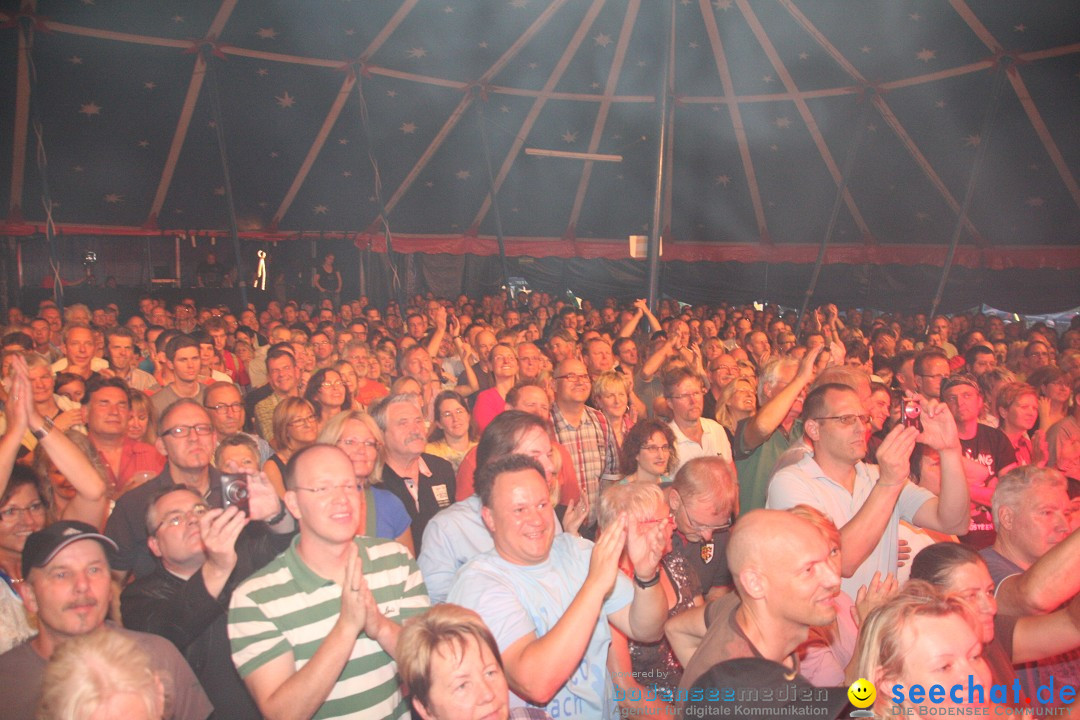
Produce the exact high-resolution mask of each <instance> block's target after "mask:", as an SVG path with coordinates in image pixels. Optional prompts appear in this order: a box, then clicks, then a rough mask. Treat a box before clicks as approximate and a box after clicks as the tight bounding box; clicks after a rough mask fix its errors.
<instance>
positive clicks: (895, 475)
mask: <svg viewBox="0 0 1080 720" xmlns="http://www.w3.org/2000/svg"><path fill="white" fill-rule="evenodd" d="M924 415H925V413H924ZM918 434H919V431H918V430H916V429H915V428H913V427H904V426H903V425H897V426H896V427H894V428H893V429H892V430H890V431H889V434H888V435H886V436H885V439H884V440H882V441H881V445H880V446H879V447H878V451H877V460H878V467H879V468H880V470H881V477H880V478H879V479H878V482H879V483H881V484H883V485H900V484H902V483H904V482H905V481H906V480H907V478H908V476H909V475H910V474H911V453H912V451H913V450H914V449H915V439H916V438H917V437H918Z"/></svg>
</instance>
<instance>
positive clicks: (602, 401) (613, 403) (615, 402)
mask: <svg viewBox="0 0 1080 720" xmlns="http://www.w3.org/2000/svg"><path fill="white" fill-rule="evenodd" d="M592 402H593V407H595V408H597V409H598V410H599V411H600V412H602V413H603V414H604V417H605V418H606V419H607V421H608V428H609V429H610V431H611V432H612V433H613V434H614V436H615V448H616V450H618V449H620V448H622V444H623V438H624V437H626V433H628V432H629V431H630V428H632V427H634V423H636V422H637V413H635V412H634V410H633V408H632V407H631V405H630V379H629V378H628V377H626V376H625V375H623V374H622V373H619V372H615V371H614V370H609V371H607V372H605V373H600V375H598V376H597V377H596V379H595V380H593V388H592Z"/></svg>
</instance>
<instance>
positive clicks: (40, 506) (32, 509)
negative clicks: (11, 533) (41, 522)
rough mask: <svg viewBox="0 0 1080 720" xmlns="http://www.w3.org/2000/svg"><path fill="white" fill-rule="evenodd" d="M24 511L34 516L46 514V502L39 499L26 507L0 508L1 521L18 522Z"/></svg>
mask: <svg viewBox="0 0 1080 720" xmlns="http://www.w3.org/2000/svg"><path fill="white" fill-rule="evenodd" d="M23 513H26V514H27V515H29V516H30V517H32V518H35V517H41V516H42V515H44V514H45V503H43V502H41V501H40V500H38V501H37V502H32V503H30V504H29V505H27V506H26V507H9V508H4V509H3V510H0V522H4V523H8V524H9V525H10V524H12V523H16V522H18V521H19V516H20V515H22V514H23Z"/></svg>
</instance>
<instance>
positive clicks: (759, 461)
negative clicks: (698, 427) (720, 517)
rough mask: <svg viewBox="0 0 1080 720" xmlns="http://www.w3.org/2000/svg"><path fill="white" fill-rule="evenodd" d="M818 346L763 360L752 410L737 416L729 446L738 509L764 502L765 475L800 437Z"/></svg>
mask: <svg viewBox="0 0 1080 720" xmlns="http://www.w3.org/2000/svg"><path fill="white" fill-rule="evenodd" d="M823 349H824V348H823V347H822V346H820V345H819V346H817V347H814V348H811V349H810V350H808V351H807V352H806V354H805V355H803V357H802V360H795V359H794V358H792V357H776V358H773V359H772V360H770V361H769V362H767V363H765V367H763V368H762V369H761V377H760V379H759V380H758V410H757V412H755V413H754V414H753V415H751V416H750V417H748V418H745V419H743V420H740V421H739V424H738V426H736V428H735V440H734V442H733V445H734V447H733V448H732V451H733V453H734V455H735V469H736V470H737V472H738V474H739V512H740V513H747V512H750V511H751V510H759V509H761V508H763V507H765V500H766V495H767V493H768V488H769V478H770V477H771V476H772V473H773V468H775V467H776V462H777V460H779V459H780V456H781V455H783V454H784V452H786V451H787V449H788V448H790V447H791V446H792V445H793V444H794V443H796V442H798V440H799V438H801V437H802V423H800V422H798V419H799V413H801V412H802V408H803V398H804V397H805V393H806V388H807V387H808V386H809V385H810V383H811V382H813V380H814V366H815V363H816V362H817V359H818V356H819V355H821V351H822V350H823Z"/></svg>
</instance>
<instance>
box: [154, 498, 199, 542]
mask: <svg viewBox="0 0 1080 720" xmlns="http://www.w3.org/2000/svg"><path fill="white" fill-rule="evenodd" d="M209 509H210V508H209V507H207V506H206V505H204V504H203V503H199V504H198V505H193V506H192V507H191V509H189V510H175V511H173V512H171V513H169V514H168V515H166V516H165V517H163V518H162V519H161V522H159V523H158V524H157V527H155V528H154V532H152V533H150V534H151V535H157V531H158V530H160V529H161V528H163V527H171V528H176V527H180V526H181V525H183V524H184V523H186V522H188V518H192V519H194V520H198V519H199V518H201V517H202V516H203V515H205V514H206V511H207V510H209Z"/></svg>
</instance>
